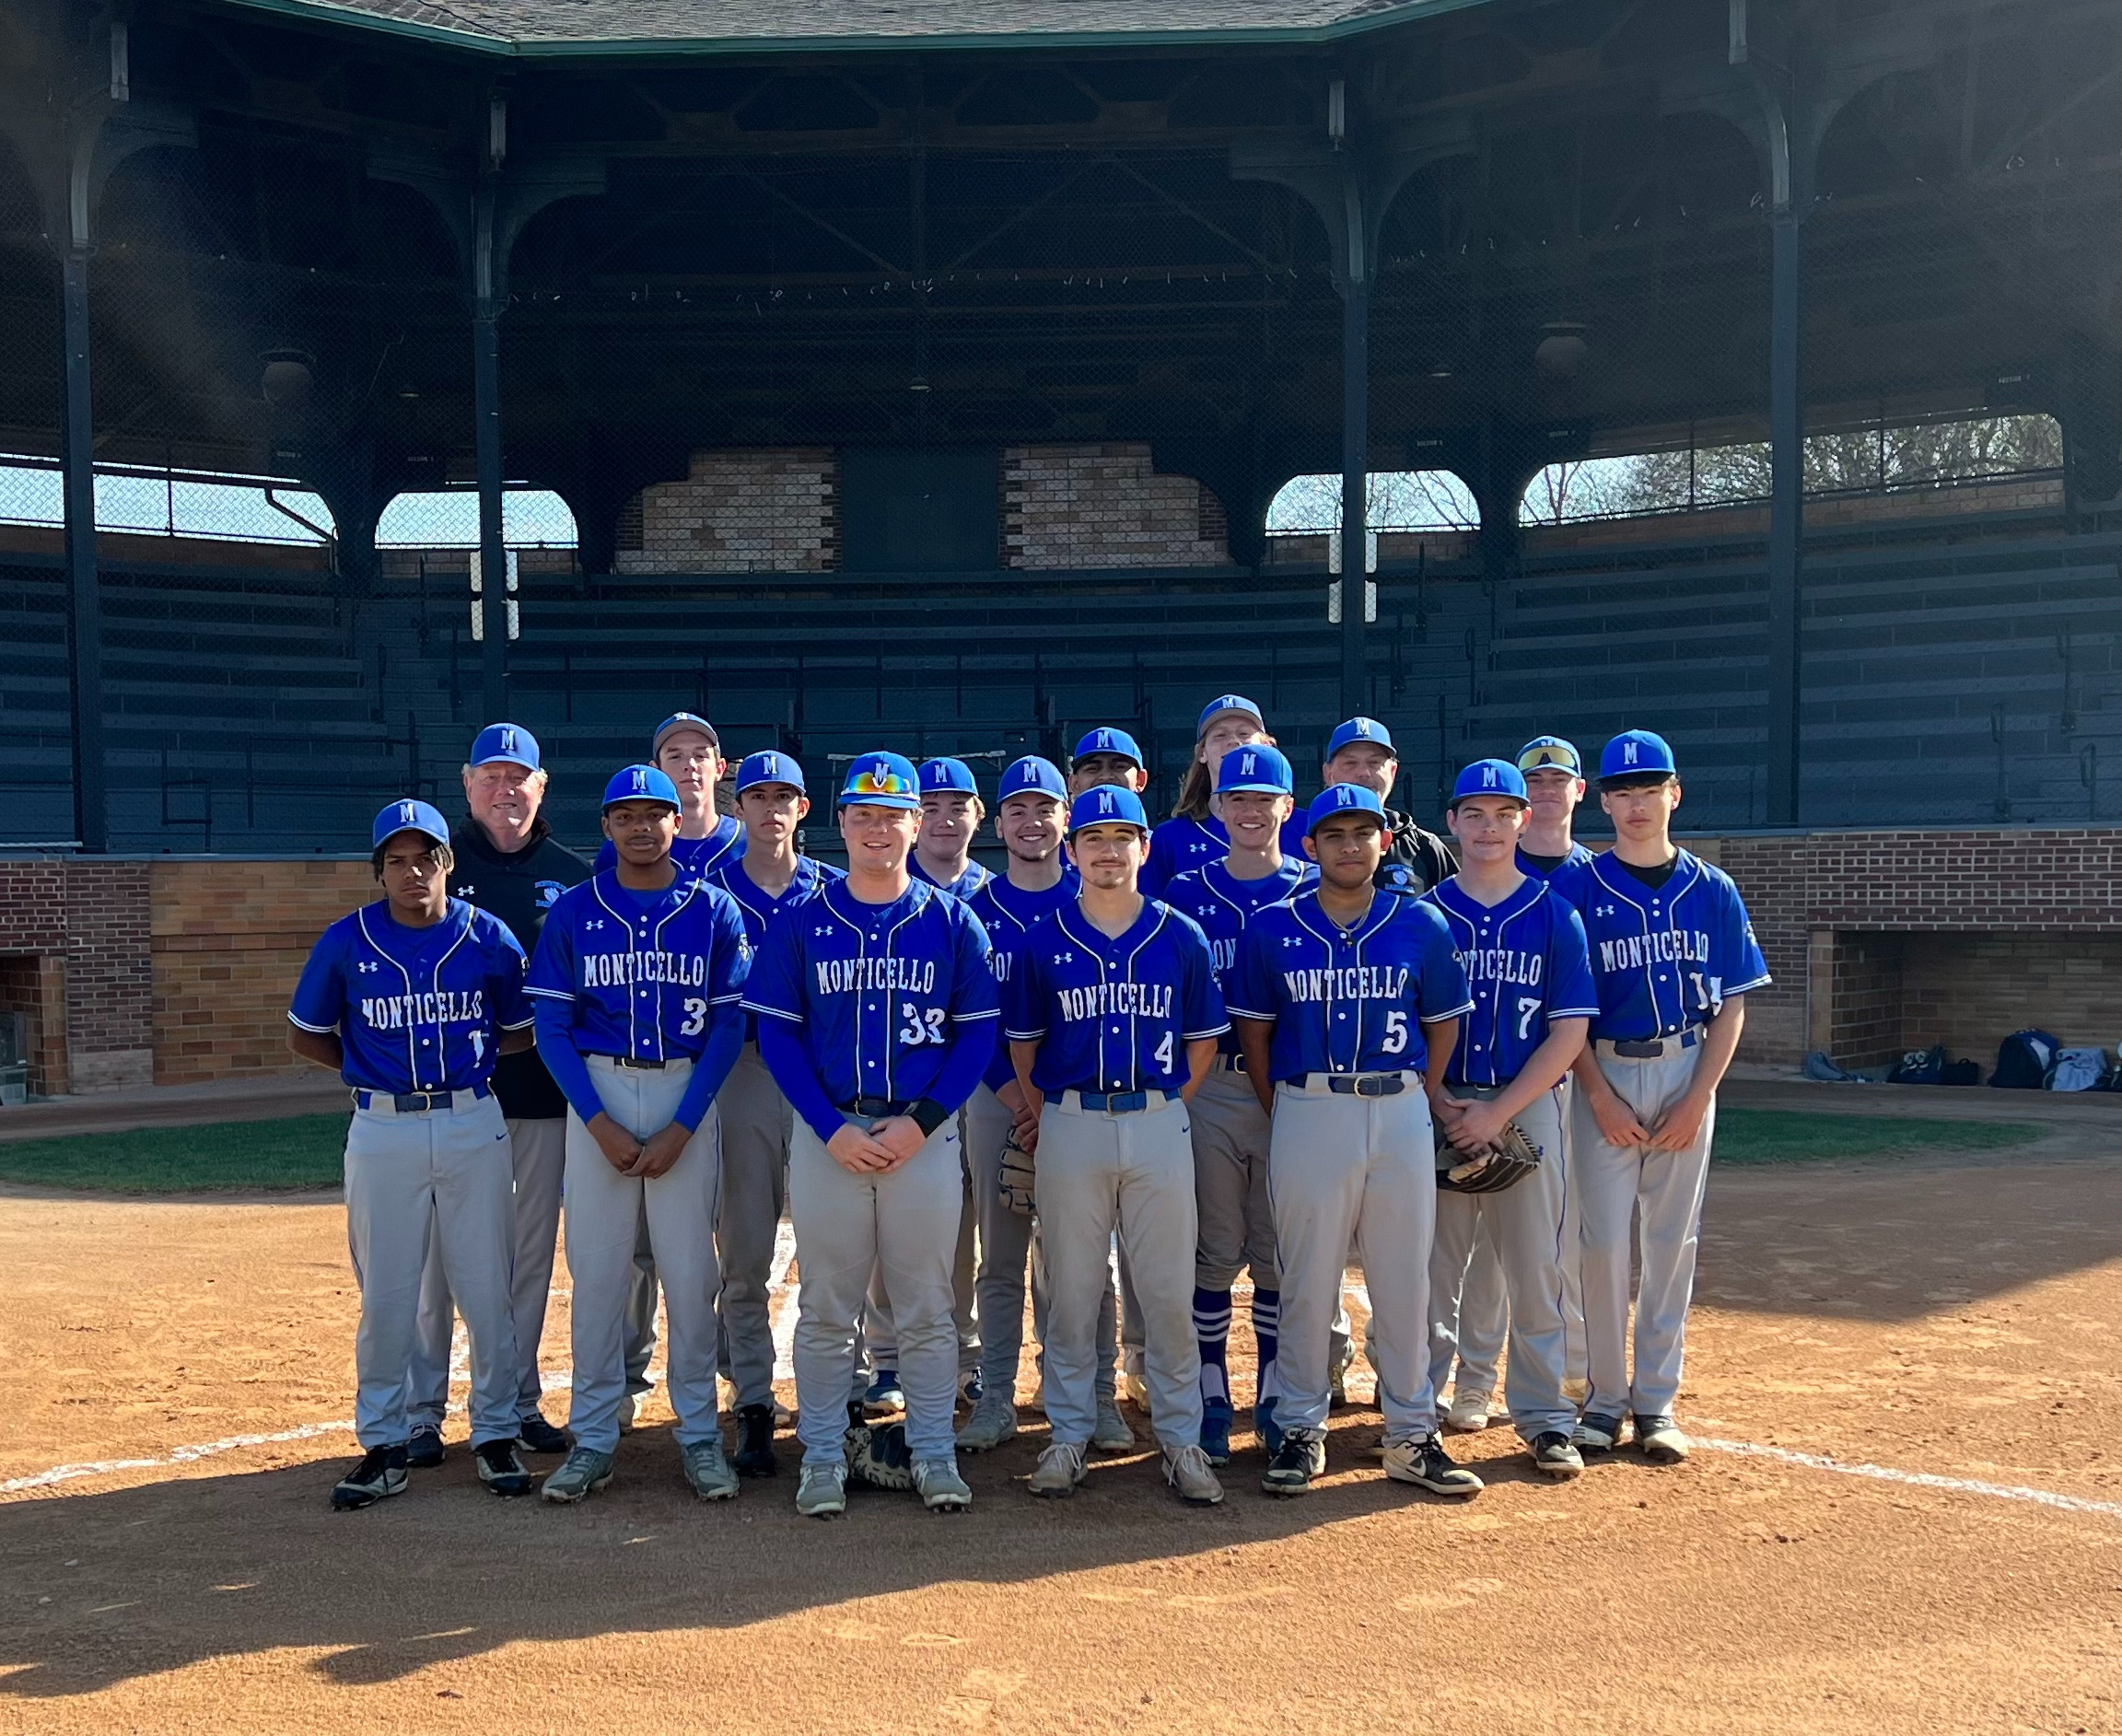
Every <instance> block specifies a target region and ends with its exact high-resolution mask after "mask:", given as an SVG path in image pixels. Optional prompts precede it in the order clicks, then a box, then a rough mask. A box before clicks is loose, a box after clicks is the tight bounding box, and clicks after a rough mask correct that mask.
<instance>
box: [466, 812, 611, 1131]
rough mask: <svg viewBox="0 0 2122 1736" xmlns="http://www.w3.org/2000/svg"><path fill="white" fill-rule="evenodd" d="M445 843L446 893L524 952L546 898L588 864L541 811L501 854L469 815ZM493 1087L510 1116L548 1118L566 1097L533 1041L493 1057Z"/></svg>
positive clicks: (580, 875) (530, 946) (563, 1108)
mask: <svg viewBox="0 0 2122 1736" xmlns="http://www.w3.org/2000/svg"><path fill="white" fill-rule="evenodd" d="M449 847H450V849H452V850H454V851H455V852H456V853H457V866H456V867H455V868H452V869H451V870H450V873H449V896H450V897H452V898H461V899H462V900H463V901H464V902H465V903H467V904H476V905H477V906H478V907H479V908H480V909H481V910H488V911H492V912H493V913H494V915H496V916H498V917H500V918H501V920H502V921H503V922H505V923H507V925H508V932H509V933H511V934H512V935H514V936H515V937H516V938H517V940H518V941H519V942H520V943H521V945H522V948H523V950H524V952H525V954H526V955H528V954H530V953H532V952H535V951H536V950H538V931H539V929H541V928H542V927H543V926H545V913H546V912H547V911H548V910H550V909H552V908H553V901H554V899H556V898H558V897H559V896H560V894H561V893H562V892H564V891H566V890H567V889H568V888H569V887H570V886H577V885H579V884H580V883H581V882H582V881H584V880H588V879H589V863H587V862H585V861H584V860H583V859H582V858H581V857H580V856H577V855H576V854H575V852H574V851H572V850H570V849H569V848H567V846H566V845H564V844H559V843H556V842H554V837H553V833H552V829H551V828H550V827H549V826H547V825H546V823H545V820H544V816H543V815H540V816H539V818H538V819H536V820H534V821H531V842H530V843H528V844H526V845H524V846H523V847H522V848H521V849H520V850H517V851H513V852H511V853H509V854H508V855H506V856H504V855H503V854H502V853H501V852H500V851H498V850H496V848H495V847H494V841H493V840H492V839H491V838H489V837H488V836H487V835H486V832H485V828H484V827H483V826H481V825H480V824H479V822H478V821H475V820H463V821H459V822H458V825H457V829H456V831H455V832H453V833H450V834H449ZM494 1095H495V1097H496V1099H497V1100H498V1101H499V1102H500V1104H501V1113H502V1114H503V1115H504V1116H506V1117H507V1119H508V1120H510V1121H556V1120H558V1119H559V1118H560V1117H561V1116H563V1115H565V1113H567V1100H566V1098H565V1097H563V1096H562V1095H561V1093H560V1088H559V1086H557V1085H555V1084H554V1082H553V1076H552V1074H550V1073H548V1072H547V1071H546V1070H545V1063H544V1062H542V1061H541V1060H540V1059H539V1058H538V1051H537V1050H535V1049H525V1050H522V1051H521V1052H520V1053H519V1054H505V1055H503V1056H502V1057H501V1059H500V1061H499V1063H498V1064H497V1065H496V1066H495V1068H494Z"/></svg>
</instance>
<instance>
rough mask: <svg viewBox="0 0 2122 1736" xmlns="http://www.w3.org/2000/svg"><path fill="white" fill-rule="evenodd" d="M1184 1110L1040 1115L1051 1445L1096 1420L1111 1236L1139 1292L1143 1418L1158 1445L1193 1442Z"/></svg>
mask: <svg viewBox="0 0 2122 1736" xmlns="http://www.w3.org/2000/svg"><path fill="white" fill-rule="evenodd" d="M1038 1166H1039V1233H1040V1241H1041V1242H1042V1243H1043V1244H1044V1250H1045V1256H1046V1286H1047V1303H1046V1347H1045V1373H1046V1417H1047V1420H1048V1422H1050V1423H1051V1424H1052V1425H1053V1429H1054V1434H1053V1439H1054V1440H1055V1443H1056V1444H1060V1445H1068V1446H1077V1447H1081V1446H1086V1445H1088V1444H1089V1442H1090V1431H1091V1429H1092V1428H1093V1427H1095V1426H1096V1424H1097V1420H1098V1365H1099V1361H1100V1353H1101V1348H1102V1345H1104V1344H1108V1343H1110V1342H1111V1337H1110V1332H1111V1329H1110V1327H1109V1326H1107V1325H1105V1324H1103V1323H1102V1322H1104V1320H1105V1309H1106V1307H1107V1305H1108V1299H1109V1297H1110V1296H1111V1293H1112V1286H1113V1278H1112V1260H1113V1234H1114V1232H1115V1230H1117V1232H1118V1234H1119V1238H1120V1246H1121V1248H1122V1249H1123V1250H1124V1251H1125V1254H1126V1257H1127V1260H1128V1264H1130V1265H1131V1266H1132V1267H1133V1269H1134V1273H1135V1284H1136V1292H1137V1296H1138V1297H1139V1298H1140V1299H1141V1316H1140V1318H1141V1321H1142V1326H1143V1340H1144V1342H1143V1360H1144V1365H1145V1375H1144V1378H1145V1379H1146V1380H1147V1381H1148V1386H1149V1421H1150V1427H1152V1428H1153V1429H1154V1430H1155V1431H1156V1435H1157V1439H1158V1441H1159V1442H1160V1444H1161V1445H1162V1446H1163V1447H1164V1448H1165V1449H1166V1451H1173V1452H1176V1451H1180V1450H1181V1449H1183V1448H1186V1447H1191V1446H1195V1445H1197V1444H1198V1443H1199V1441H1200V1439H1201V1353H1200V1348H1199V1346H1197V1345H1196V1344H1195V1339H1194V1291H1193V1285H1192V1282H1191V1278H1192V1263H1193V1257H1194V1252H1195V1246H1196V1245H1197V1240H1198V1237H1199V1233H1200V1223H1199V1219H1198V1218H1197V1217H1196V1215H1195V1203H1194V1146H1193V1141H1192V1138H1191V1129H1190V1127H1189V1125H1188V1117H1187V1112H1186V1106H1185V1105H1184V1104H1183V1103H1181V1102H1180V1101H1177V1100H1176V1099H1170V1098H1162V1097H1157V1096H1154V1095H1153V1096H1152V1097H1151V1100H1150V1103H1149V1107H1148V1108H1147V1109H1142V1110H1137V1111H1134V1112H1131V1113H1122V1114H1113V1113H1108V1112H1107V1111H1104V1110H1094V1109H1085V1108H1083V1107H1082V1104H1081V1101H1080V1100H1079V1097H1078V1093H1076V1092H1074V1091H1064V1092H1062V1093H1060V1094H1058V1095H1057V1096H1055V1097H1053V1098H1050V1099H1048V1100H1047V1103H1046V1107H1045V1110H1044V1113H1042V1114H1041V1116H1040V1118H1039V1151H1038Z"/></svg>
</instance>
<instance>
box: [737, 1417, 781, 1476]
mask: <svg viewBox="0 0 2122 1736" xmlns="http://www.w3.org/2000/svg"><path fill="white" fill-rule="evenodd" d="M730 1462H731V1463H732V1464H734V1465H735V1466H736V1467H737V1474H738V1475H739V1476H743V1477H770V1476H772V1475H773V1474H775V1472H776V1471H778V1470H779V1469H780V1468H781V1466H780V1462H779V1461H778V1460H777V1459H775V1457H774V1407H773V1406H772V1405H771V1404H747V1405H745V1406H744V1407H743V1409H741V1410H740V1411H739V1412H738V1413H737V1456H736V1457H735V1458H734V1459H732V1460H731V1461H730Z"/></svg>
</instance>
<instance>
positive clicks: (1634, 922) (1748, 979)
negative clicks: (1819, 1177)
mask: <svg viewBox="0 0 2122 1736" xmlns="http://www.w3.org/2000/svg"><path fill="white" fill-rule="evenodd" d="M1599 805H1600V806H1601V807H1602V808H1603V809H1604V810H1606V812H1607V814H1608V815H1609V816H1610V817H1611V818H1612V820H1613V821H1614V847H1613V848H1612V849H1611V850H1609V851H1607V852H1606V854H1605V855H1603V856H1594V857H1593V858H1592V861H1591V862H1590V863H1589V864H1587V865H1586V866H1585V867H1584V868H1582V869H1581V870H1580V872H1579V873H1578V874H1577V875H1576V876H1575V877H1574V878H1573V880H1572V879H1571V878H1570V877H1567V876H1558V877H1557V880H1558V882H1560V884H1561V886H1562V888H1563V889H1565V890H1567V891H1568V896H1569V898H1570V902H1571V903H1574V904H1575V905H1576V906H1577V910H1578V913H1579V914H1580V915H1581V916H1582V917H1583V919H1584V931H1585V936H1586V938H1587V939H1588V940H1589V941H1590V943H1591V949H1592V981H1593V983H1594V984H1595V985H1597V988H1598V991H1599V1011H1598V1013H1597V1015H1596V1016H1595V1017H1594V1018H1593V1019H1592V1043H1591V1046H1590V1047H1589V1048H1588V1049H1586V1051H1585V1052H1584V1054H1582V1055H1580V1057H1579V1058H1578V1062H1577V1068H1576V1081H1577V1089H1576V1091H1575V1093H1574V1101H1573V1102H1572V1103H1571V1105H1570V1111H1571V1117H1572V1123H1573V1124H1572V1127H1571V1132H1570V1142H1569V1160H1570V1162H1571V1163H1572V1164H1573V1165H1574V1166H1575V1168H1576V1171H1577V1180H1578V1198H1579V1202H1580V1211H1581V1212H1582V1215H1583V1231H1582V1234H1583V1262H1584V1334H1585V1339H1586V1342H1587V1345H1588V1347H1589V1349H1590V1352H1591V1378H1592V1390H1591V1392H1590V1393H1589V1395H1588V1396H1587V1397H1586V1399H1585V1401H1584V1415H1583V1417H1582V1420H1580V1422H1579V1424H1578V1425H1577V1430H1576V1434H1575V1437H1574V1439H1575V1440H1576V1442H1577V1445H1578V1446H1579V1447H1580V1448H1588V1449H1590V1450H1591V1451H1595V1452H1603V1451H1610V1450H1611V1449H1612V1448H1613V1447H1614V1446H1615V1444H1616V1443H1617V1442H1618V1440H1619V1439H1620V1436H1621V1427H1622V1422H1623V1419H1624V1417H1625V1416H1630V1415H1632V1416H1634V1417H1635V1422H1636V1442H1637V1445H1638V1446H1639V1447H1641V1448H1642V1449H1643V1453H1644V1456H1645V1457H1646V1458H1648V1459H1650V1461H1651V1462H1654V1463H1657V1464H1676V1463H1678V1462H1680V1461H1681V1460H1683V1459H1685V1457H1686V1456H1687V1450H1688V1442H1687V1437H1686V1436H1685V1435H1684V1434H1683V1433H1681V1431H1680V1429H1679V1428H1678V1427H1676V1426H1675V1425H1674V1423H1673V1399H1674V1397H1675V1396H1677V1394H1678V1392H1679V1390H1680V1372H1681V1364H1682V1359H1683V1355H1684V1352H1685V1347H1686V1326H1687V1304H1688V1301H1689V1299H1690V1298H1691V1297H1692V1295H1693V1293H1694V1288H1695V1255H1696V1237H1697V1235H1698V1233H1699V1230H1700V1228H1701V1220H1702V1190H1703V1188H1704V1186H1705V1184H1706V1183H1708V1176H1709V1142H1710V1139H1711V1136H1712V1135H1713V1134H1714V1132H1715V1129H1716V1121H1717V1086H1718V1082H1719V1081H1720V1079H1722V1078H1723V1077H1724V1070H1725V1068H1726V1067H1728V1066H1731V1054H1732V1051H1733V1050H1735V1049H1736V1048H1737V1047H1738V1045H1739V1032H1740V1029H1741V1027H1742V1026H1743V1023H1744V1020H1745V1016H1746V1003H1745V996H1747V995H1748V994H1749V993H1751V992H1752V991H1753V990H1755V989H1756V988H1760V987H1762V986H1763V985H1766V983H1767V981H1768V967H1767V964H1766V962H1765V961H1763V959H1762V957H1761V949H1760V948H1759V947H1758V946H1757V945H1755V940H1754V925H1753V924H1752V923H1751V922H1750V921H1749V920H1748V919H1747V915H1746V905H1745V903H1744V902H1743V900H1742V899H1741V898H1740V896H1739V889H1738V888H1737V887H1735V886H1734V885H1732V884H1731V879H1730V877H1729V876H1728V875H1726V874H1725V873H1724V872H1723V871H1722V870H1721V869H1720V868H1712V867H1710V865H1709V864H1708V863H1707V862H1704V861H1702V860H1701V859H1700V858H1699V857H1697V856H1693V855H1690V854H1689V853H1688V852H1687V851H1685V850H1683V849H1679V848H1677V847H1676V846H1675V845H1673V837H1672V825H1673V810H1675V809H1676V808H1678V807H1679V806H1680V773H1679V769H1678V767H1677V766H1676V765H1675V763H1674V762H1673V750H1672V748H1671V747H1670V746H1669V745H1668V744H1667V743H1666V741H1665V740H1664V738H1663V737H1661V736H1657V735H1653V734H1651V732H1650V730H1648V729H1626V730H1624V731H1623V732H1622V733H1621V734H1619V735H1617V736H1615V738H1614V739H1613V740H1611V741H1609V742H1608V743H1607V744H1606V746H1605V749H1604V751H1603V752H1601V754H1600V756H1599ZM1631 1216H1637V1217H1639V1218H1640V1228H1639V1229H1638V1238H1637V1246H1638V1253H1639V1257H1640V1261H1641V1265H1642V1277H1641V1281H1640V1283H1639V1284H1638V1287H1637V1293H1636V1323H1635V1353H1636V1354H1635V1367H1634V1372H1633V1378H1631V1373H1630V1368H1629V1357H1628V1348H1629V1346H1628V1270H1629V1259H1628V1227H1629V1220H1630V1218H1631Z"/></svg>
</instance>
